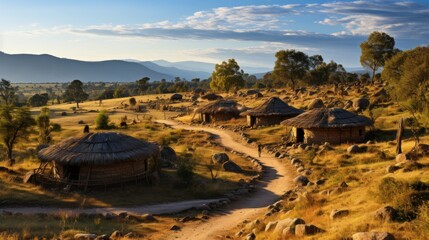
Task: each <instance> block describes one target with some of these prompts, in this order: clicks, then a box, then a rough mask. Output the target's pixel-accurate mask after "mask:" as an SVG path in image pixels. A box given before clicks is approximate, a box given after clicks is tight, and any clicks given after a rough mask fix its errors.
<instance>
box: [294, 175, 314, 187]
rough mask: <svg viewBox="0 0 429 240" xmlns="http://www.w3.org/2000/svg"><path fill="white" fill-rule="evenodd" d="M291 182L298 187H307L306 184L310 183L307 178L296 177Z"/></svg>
mask: <svg viewBox="0 0 429 240" xmlns="http://www.w3.org/2000/svg"><path fill="white" fill-rule="evenodd" d="M293 182H294V183H296V184H298V185H300V186H307V184H308V182H310V181H309V180H308V178H307V177H306V176H298V177H296V178H294V179H293Z"/></svg>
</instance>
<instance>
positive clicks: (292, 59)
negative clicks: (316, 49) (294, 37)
mask: <svg viewBox="0 0 429 240" xmlns="http://www.w3.org/2000/svg"><path fill="white" fill-rule="evenodd" d="M276 58H277V60H276V63H275V65H274V70H273V75H274V78H275V79H276V80H278V81H282V82H286V83H287V82H290V85H291V87H292V89H295V86H296V82H297V81H298V79H300V78H302V77H303V76H304V75H305V74H306V72H307V70H308V69H309V65H310V61H309V58H308V56H307V54H305V53H303V52H300V51H296V50H293V49H292V50H280V51H278V52H277V53H276Z"/></svg>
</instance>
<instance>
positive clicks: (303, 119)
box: [282, 108, 373, 144]
mask: <svg viewBox="0 0 429 240" xmlns="http://www.w3.org/2000/svg"><path fill="white" fill-rule="evenodd" d="M282 124H283V125H286V126H290V127H292V137H293V138H294V140H295V141H296V142H302V143H308V144H310V143H323V142H329V143H332V144H340V143H348V142H362V141H363V140H364V139H365V133H366V129H365V128H366V127H367V126H371V125H372V124H373V122H372V120H371V119H369V118H367V117H364V116H360V115H357V114H354V113H352V112H348V111H346V110H344V109H342V108H316V109H313V110H310V111H307V112H305V113H303V114H300V115H298V116H297V117H294V118H290V119H287V120H285V121H283V122H282Z"/></svg>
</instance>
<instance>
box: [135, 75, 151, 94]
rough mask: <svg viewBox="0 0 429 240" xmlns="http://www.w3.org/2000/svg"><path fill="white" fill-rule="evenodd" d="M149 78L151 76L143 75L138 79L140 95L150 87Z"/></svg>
mask: <svg viewBox="0 0 429 240" xmlns="http://www.w3.org/2000/svg"><path fill="white" fill-rule="evenodd" d="M149 80H150V78H148V77H143V78H141V79H139V80H137V81H136V83H137V87H138V89H139V94H140V95H141V94H143V93H144V92H145V91H146V90H147V89H148V88H149Z"/></svg>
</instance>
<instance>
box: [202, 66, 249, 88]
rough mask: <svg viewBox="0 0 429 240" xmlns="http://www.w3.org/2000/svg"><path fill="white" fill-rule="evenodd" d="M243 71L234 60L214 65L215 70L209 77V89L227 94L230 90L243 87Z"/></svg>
mask: <svg viewBox="0 0 429 240" xmlns="http://www.w3.org/2000/svg"><path fill="white" fill-rule="evenodd" d="M243 74H244V72H243V70H241V71H240V66H239V65H238V63H237V62H236V61H235V59H229V60H228V62H225V61H223V62H222V63H221V64H216V66H215V70H214V71H213V73H212V75H211V82H210V88H211V89H213V90H219V91H225V92H229V90H231V89H232V88H234V89H235V90H238V89H240V88H242V87H244V84H245V82H244V79H243Z"/></svg>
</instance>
